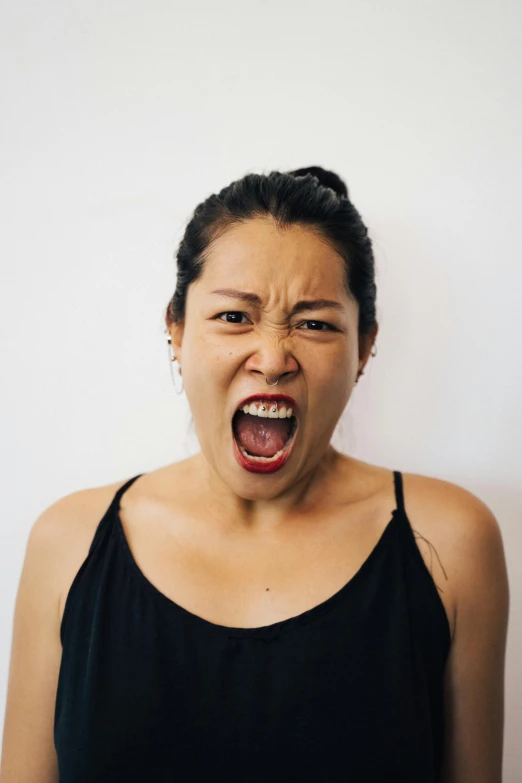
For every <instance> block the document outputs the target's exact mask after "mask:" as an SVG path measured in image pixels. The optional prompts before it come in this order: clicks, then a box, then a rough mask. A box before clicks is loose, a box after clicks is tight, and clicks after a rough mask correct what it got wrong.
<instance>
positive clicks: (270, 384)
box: [265, 375, 279, 386]
mask: <svg viewBox="0 0 522 783" xmlns="http://www.w3.org/2000/svg"><path fill="white" fill-rule="evenodd" d="M265 381H266V385H267V386H277V384H278V383H279V378H278V379H277V381H276V382H275V383H268V378H267V377H266V375H265Z"/></svg>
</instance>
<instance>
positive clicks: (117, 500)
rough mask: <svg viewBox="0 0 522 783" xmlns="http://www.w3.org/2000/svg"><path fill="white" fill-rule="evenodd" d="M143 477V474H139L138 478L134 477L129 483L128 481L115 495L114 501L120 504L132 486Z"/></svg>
mask: <svg viewBox="0 0 522 783" xmlns="http://www.w3.org/2000/svg"><path fill="white" fill-rule="evenodd" d="M143 475H144V474H143V473H138V475H137V476H133V477H132V478H130V479H129V480H128V481H126V482H125V484H122V486H121V487H120V488H119V490H118V491H117V492H116V494H115V495H114V501H113V502H114V503H119V502H120V498H121V496H122V495H123V493H124V492H125V491H126V490H127V489H128V488H129V487H130V485H131V484H134V482H135V481H136V479H139V477H140V476H143Z"/></svg>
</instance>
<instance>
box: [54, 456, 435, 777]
mask: <svg viewBox="0 0 522 783" xmlns="http://www.w3.org/2000/svg"><path fill="white" fill-rule="evenodd" d="M140 475H143V474H140ZM137 478H139V476H134V478H132V479H130V480H129V481H127V482H126V483H125V484H124V485H123V486H122V487H120V489H119V490H118V491H117V492H116V494H115V496H114V499H113V501H112V503H111V505H110V506H109V508H108V509H107V512H106V513H105V515H104V516H103V518H102V520H101V521H100V523H99V525H98V528H97V530H96V534H95V536H94V539H93V541H92V544H91V547H90V550H89V553H88V555H87V557H86V559H85V561H84V562H83V564H82V565H81V567H80V569H79V571H78V572H77V574H76V576H75V578H74V581H73V583H72V585H71V587H70V590H69V593H68V595H67V600H66V604H65V609H64V614H63V619H62V624H61V629H60V635H61V641H62V648H63V650H62V661H61V666H60V672H59V678H58V688H57V695H56V710H55V718H54V740H55V746H56V751H57V756H58V766H59V780H60V783H109V781H110V783H119V781H121V782H122V783H138V782H139V783H167V782H168V783H173V782H174V781H176V782H182V783H185V782H187V783H188V782H189V781H190V783H194V782H197V783H199V782H200V781H205V783H207V782H208V781H214V780H216V779H218V780H226V781H228V783H230V782H231V781H233V782H234V783H235V782H236V781H238V782H239V781H241V782H242V783H254V782H256V783H257V781H263V783H267V781H269V782H270V783H280V782H281V783H282V782H283V781H284V783H293V782H294V781H296V782H297V781H314V783H326V781H336V783H341V781H342V783H348V781H350V782H352V783H373V782H374V781H375V782H377V781H378V782H379V783H383V781H400V783H439V777H440V769H441V760H442V748H443V678H444V669H445V662H446V659H447V655H448V653H449V648H450V628H449V623H448V618H447V615H446V611H445V609H444V604H443V603H442V601H441V599H440V596H439V593H438V591H437V587H436V585H435V583H434V581H433V578H432V576H431V574H430V572H429V570H428V568H427V566H426V564H425V562H424V560H423V558H422V555H421V554H420V552H419V550H418V547H417V544H416V542H415V537H414V534H413V531H412V528H411V526H410V523H409V521H408V518H407V516H406V512H405V508H404V502H403V492H402V475H401V473H400V472H398V471H395V472H394V481H395V493H396V509H395V510H394V511H393V513H392V516H391V520H390V521H389V523H388V525H387V527H386V528H385V529H384V532H383V533H382V535H381V537H380V539H379V541H378V543H377V544H376V546H375V548H374V549H373V550H372V552H371V554H370V555H369V557H368V558H367V559H366V560H365V562H364V563H363V565H362V566H361V568H360V569H359V571H357V573H356V574H355V576H354V577H353V578H352V579H350V581H349V582H348V583H347V584H345V585H344V586H343V587H342V588H341V589H340V590H339V591H338V592H337V593H335V594H334V595H332V596H331V597H330V598H328V599H327V600H326V601H324V602H323V603H321V604H319V605H318V606H315V607H313V608H312V609H309V610H308V611H305V612H303V613H302V614H299V615H297V616H295V617H291V618H290V619H288V620H282V621H280V622H276V623H272V624H271V625H267V626H263V627H258V628H230V627H227V626H222V625H217V624H215V623H212V622H209V621H207V620H204V619H203V618H201V617H199V616H197V615H195V614H193V613H191V612H189V611H188V610H186V609H184V608H183V607H181V606H179V605H178V604H176V603H175V602H173V601H172V600H170V599H169V598H167V596H165V595H164V594H163V593H161V592H160V591H159V590H158V589H157V588H156V587H154V585H153V584H152V583H151V582H149V581H148V579H147V578H146V577H145V575H144V574H143V573H142V572H141V571H140V569H139V568H138V565H137V563H136V561H135V560H134V559H133V556H132V553H131V550H130V548H129V546H128V543H127V540H126V538H125V534H124V531H123V527H122V524H121V521H120V517H119V503H120V498H121V496H122V494H123V493H124V492H125V490H126V489H127V488H128V487H130V485H131V484H132V483H133V481H135V480H136V479H137Z"/></svg>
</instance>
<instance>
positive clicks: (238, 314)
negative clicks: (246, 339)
mask: <svg viewBox="0 0 522 783" xmlns="http://www.w3.org/2000/svg"><path fill="white" fill-rule="evenodd" d="M223 315H225V316H228V315H231V316H232V317H233V318H234V319H238V318H239V319H240V318H242V317H243V316H245V318H246V314H245V313H242V312H240V311H239V310H227V311H226V312H224V313H219V314H218V315H216V318H218V319H219V320H220V321H223V318H222V317H221V316H223ZM224 323H227V324H241V321H240V320H230V319H229V318H227V319H226V320H225V321H224Z"/></svg>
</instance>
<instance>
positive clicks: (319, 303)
mask: <svg viewBox="0 0 522 783" xmlns="http://www.w3.org/2000/svg"><path fill="white" fill-rule="evenodd" d="M210 293H212V294H218V295H219V296H228V297H229V298H230V299H240V300H241V301H242V302H247V303H248V304H251V305H254V306H255V307H260V306H261V304H262V302H261V298H260V297H259V296H258V295H257V294H251V293H249V292H247V291H236V290H235V289H234V288H218V289H216V290H215V291H211V292H210ZM326 307H331V308H332V309H334V310H344V307H343V305H342V304H341V303H340V302H337V301H335V300H334V299H301V300H300V301H299V302H297V304H296V305H295V306H294V308H293V310H292V313H301V312H302V311H303V310H322V309H324V308H326Z"/></svg>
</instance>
